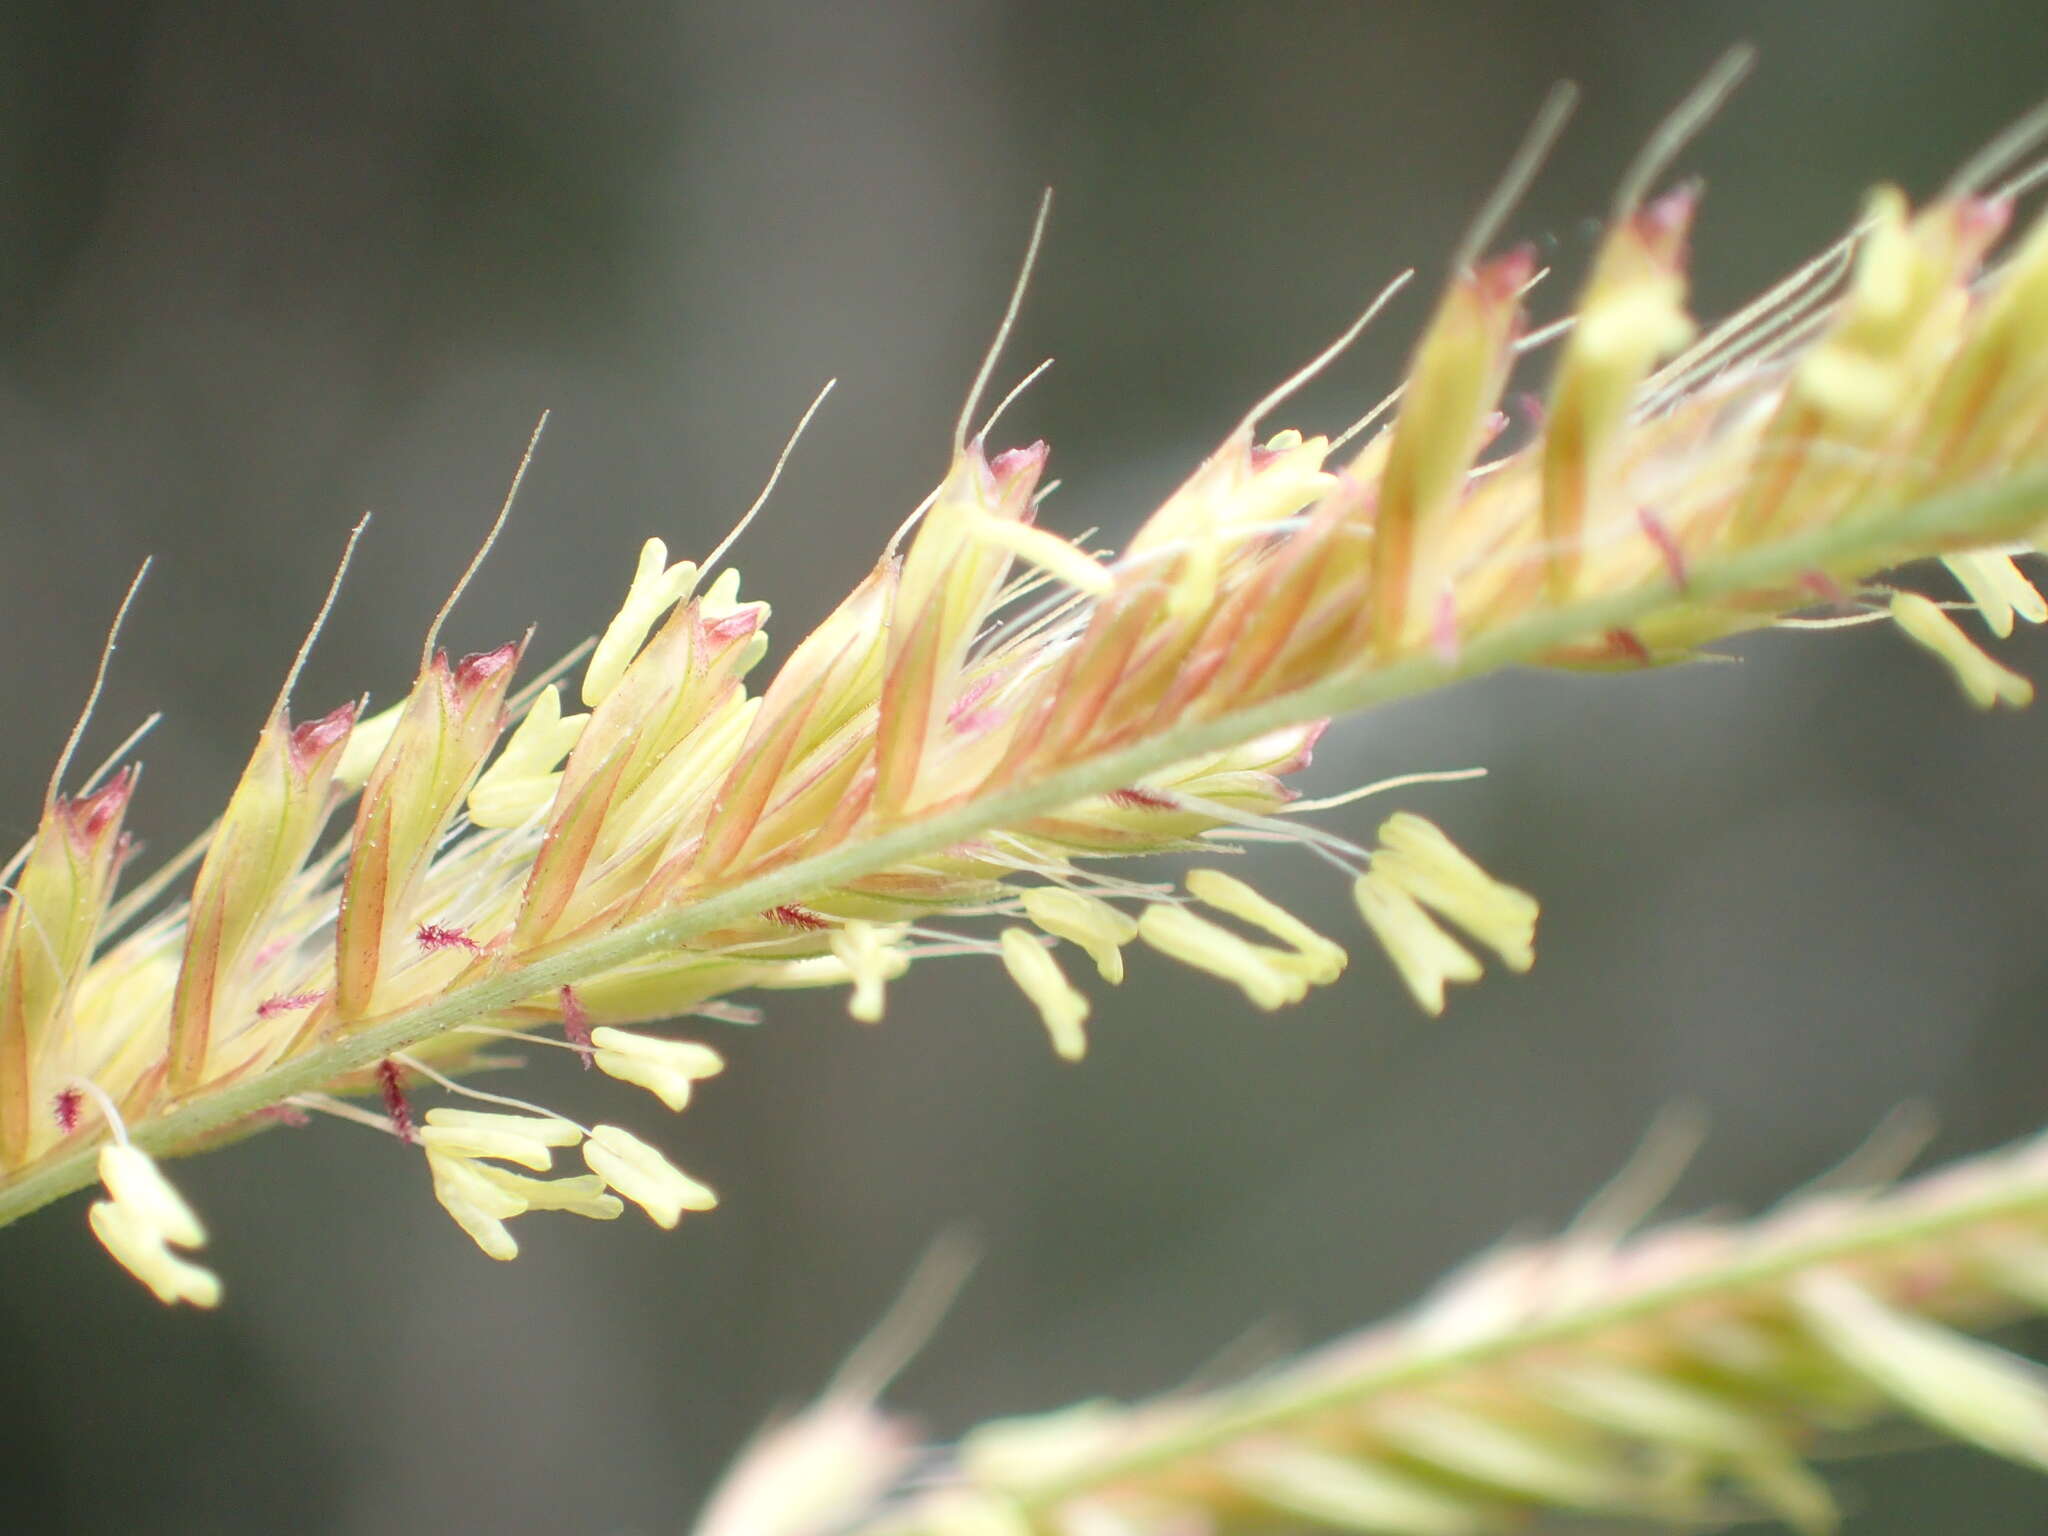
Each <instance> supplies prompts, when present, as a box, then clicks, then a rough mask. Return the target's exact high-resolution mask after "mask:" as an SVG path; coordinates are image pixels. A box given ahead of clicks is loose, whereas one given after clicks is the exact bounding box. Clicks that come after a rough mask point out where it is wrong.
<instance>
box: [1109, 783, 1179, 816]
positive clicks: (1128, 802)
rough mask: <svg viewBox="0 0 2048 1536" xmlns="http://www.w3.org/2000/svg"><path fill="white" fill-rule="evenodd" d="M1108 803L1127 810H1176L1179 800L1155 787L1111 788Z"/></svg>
mask: <svg viewBox="0 0 2048 1536" xmlns="http://www.w3.org/2000/svg"><path fill="white" fill-rule="evenodd" d="M1108 798H1109V803H1110V804H1111V805H1117V806H1122V807H1123V808H1124V809H1125V810H1127V811H1177V810H1179V809H1180V802H1179V801H1178V800H1176V799H1174V798H1173V796H1171V795H1163V794H1161V793H1160V792H1159V791H1158V790H1156V789H1138V788H1135V787H1133V788H1128V789H1112V790H1111V791H1110V792H1109V796H1108Z"/></svg>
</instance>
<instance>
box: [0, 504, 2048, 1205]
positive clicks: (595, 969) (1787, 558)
mask: <svg viewBox="0 0 2048 1536" xmlns="http://www.w3.org/2000/svg"><path fill="white" fill-rule="evenodd" d="M2044 516H2048V474H2040V473H2033V474H2027V475H2023V476H2019V477H2015V478H2012V479H2008V480H2005V481H2002V482H1998V483H1994V484H1990V485H1985V486H1977V487H1973V488H1970V489H1968V490H1964V491H1959V492H1953V493H1950V494H1946V495H1942V496H1938V497H1934V498H1932V499H1929V500H1926V501H1922V502H1917V503H1914V504H1911V505H1908V506H1905V507H1901V508H1898V509H1895V510H1892V511H1887V512H1884V513H1880V514H1875V515H1872V516H1869V517H1865V518H1859V519H1857V520H1855V521H1853V522H1849V523H1843V524H1835V525H1831V526H1825V527H1821V528H1817V529H1813V530H1810V531H1807V532H1803V533H1800V534H1797V535H1794V536H1792V537H1788V538H1784V539H1780V540H1777V541H1774V542H1771V543H1768V544H1761V545H1755V546H1751V547H1749V548H1746V549H1743V550H1740V551H1738V552H1735V553H1733V554H1729V555H1727V556H1724V557H1722V558H1719V559H1716V560H1711V561H1703V562H1701V563H1700V564H1699V565H1697V566H1696V567H1694V568H1693V569H1691V570H1690V571H1689V572H1687V573H1686V582H1685V587H1684V590H1683V592H1680V591H1679V590H1678V589H1677V588H1676V587H1674V586H1673V585H1672V584H1671V583H1669V582H1660V583H1656V584H1654V585H1648V586H1643V587H1639V588H1636V589H1634V590H1631V591H1624V592H1610V593H1604V594H1600V595H1598V596H1592V597H1587V598H1583V599H1580V600H1577V601H1574V602H1570V603H1567V604H1563V605H1560V606H1556V607H1552V608H1546V609H1543V610H1540V611H1538V612H1536V613H1533V614H1531V615H1529V616H1528V617H1526V618H1522V619H1519V620H1516V621H1514V622H1511V623H1507V624H1503V625H1501V626H1500V627H1499V628H1497V629H1493V630H1490V631H1485V632H1481V633H1478V634H1475V635H1473V636H1471V637H1470V638H1469V639H1468V640H1467V641H1466V643H1465V644H1464V645H1463V647H1462V649H1461V650H1460V651H1459V653H1458V654H1457V655H1456V656H1455V657H1454V658H1451V659H1445V658H1442V657H1439V656H1436V655H1433V654H1418V655H1414V656H1410V657H1407V658H1405V659H1402V660H1399V661H1395V662H1392V663H1390V664H1388V665H1385V666H1381V667H1375V668H1373V669H1371V670H1367V671H1361V672H1350V673H1345V674H1342V675H1339V676H1337V677H1333V678H1331V679H1329V680H1327V681H1324V682H1320V683H1317V684H1314V685H1312V686H1310V687H1307V688H1303V689H1300V690H1299V691H1297V692H1294V693H1291V694H1287V695H1284V696H1282V697H1279V698H1275V699H1270V700H1267V701H1264V702H1262V703H1259V704H1256V705H1253V706H1251V707H1249V708H1246V709H1242V710H1237V711H1234V712H1232V713H1229V714H1226V715H1220V716H1217V717H1214V718H1211V719H1207V720H1201V721H1197V722H1194V723H1191V724H1186V725H1180V726H1176V727H1173V728H1172V729H1170V730H1167V731H1164V732H1162V733H1160V734H1159V735H1157V736H1154V737H1152V738H1150V739H1148V740H1146V741H1143V742H1140V743H1137V744H1135V745H1132V746H1129V747H1125V748H1122V749H1119V750H1116V751H1113V752H1108V753H1104V754H1102V755H1100V756H1097V757H1094V758H1091V759H1088V760H1086V761H1084V762H1080V763H1077V764H1075V765H1073V766H1072V767H1069V768H1066V769H1063V770H1061V771H1059V772H1057V773H1054V774H1052V775H1049V776H1048V777H1045V778H1043V779H1040V780H1037V781H1035V782H1032V783H1029V784H1025V785H1021V786H1019V787H1017V788H1014V789H1009V790H1005V791H1002V792H1000V793H998V794H994V795H989V796H984V797H982V798H979V799H976V800H972V801H969V802H967V803H964V804H959V805H954V806H949V807H946V808H944V809H942V810H940V811H938V812H936V813H935V814H932V815H928V816H922V817H918V818H916V819H914V820H909V821H905V822H902V823H900V824H898V825H895V826H892V827H888V828H886V829H884V830H881V831H879V832H876V833H875V834H873V835H871V836H866V837H863V838H861V839H859V840H857V841H854V842H850V843H847V844H845V845H842V846H840V847H836V848H833V849H831V850H829V851H828V852H825V853H822V854H819V855H817V856H815V857H812V858H807V859H802V860H798V861H796V862H793V863H790V864H787V865H784V866H783V867H781V868H779V869H775V870H772V871H770V872H769V873H767V874H764V875H761V876H758V877H756V878H754V879H751V880H748V881H745V882H743V883H741V884H739V885H736V886H733V887H731V888H730V889H727V890H724V891H720V892H718V893H717V894H715V895H712V896H709V897H707V898H705V899H704V900H702V901H699V902H696V903H694V904H692V905H690V906H688V907H684V908H681V909H679V910H677V911H674V912H667V913H661V914H657V915H655V916H653V917H648V918H643V919H641V920H639V921H637V922H634V923H631V924H628V925H626V926H624V927H621V928H618V929H616V930H614V931H613V932H611V933H608V934H604V935H602V936H600V937H597V938H594V939H589V940H584V941H581V942H578V943H575V944H572V945H569V946H565V947H564V948H562V949H560V950H558V951H556V952H555V953H553V954H550V955H548V956H546V957H544V958H542V959H538V960H534V961H532V962H529V963H527V964H525V965H521V966H518V967H515V968H511V969H507V970H505V971H502V972H499V973H497V974H495V975H490V976H486V977H484V978H482V979H480V980H477V981H474V982H471V983H468V984H467V985H464V986H461V987H458V988H455V989H454V990H452V991H450V992H447V993H446V994H444V995H443V996H441V997H440V998H438V999H437V1000H436V1001H435V1002H433V1003H432V1004H430V1005H428V1006H426V1007H424V1008H418V1009H413V1010H409V1011H407V1012H404V1013H401V1014H396V1015H393V1016H391V1017H389V1018H384V1019H379V1020H376V1021H373V1022H370V1023H367V1024H362V1025H358V1026H356V1027H354V1028H352V1029H351V1030H350V1032H349V1033H348V1034H347V1035H345V1036H343V1037H340V1038H338V1039H335V1040H332V1041H330V1042H328V1043H327V1044H324V1045H322V1046H320V1047H319V1048H317V1049H314V1050H311V1051H307V1052H305V1053H303V1054H301V1055H298V1056H295V1057H292V1058H290V1059H288V1060H285V1061H282V1062H279V1063H277V1064H276V1065H275V1066H272V1067H270V1068H269V1069H267V1070H265V1071H263V1072H261V1073H257V1074H255V1075H252V1076H250V1077H247V1078H244V1079H242V1080H240V1081H237V1082H234V1083H230V1084H227V1085H225V1086H223V1087H219V1088H215V1089H211V1090H209V1091H206V1092H203V1093H199V1094H196V1095H194V1096H193V1097H192V1098H190V1099H189V1100H187V1101H186V1102H185V1103H183V1104H181V1105H180V1106H179V1107H177V1108H176V1109H173V1110H171V1111H169V1112H168V1113H165V1114H162V1115H158V1116H155V1117H153V1118H151V1119H149V1120H146V1121H143V1122H140V1123H138V1124H136V1125H135V1126H133V1127H132V1128H131V1134H132V1137H133V1139H134V1140H135V1141H136V1142H137V1143H138V1144H139V1145H141V1146H143V1147H145V1148H147V1149H149V1150H152V1151H175V1150H176V1149H177V1148H179V1147H181V1146H183V1145H185V1144H187V1143H190V1142H191V1141H193V1140H194V1139H196V1138H198V1137H200V1136H202V1135H204V1134H205V1133H207V1132H209V1131H212V1130H215V1129H218V1128H219V1127H221V1126H224V1125H227V1124H230V1123H232V1122H234V1121H236V1120H239V1119H242V1118H244V1117H246V1116H248V1115H250V1114H252V1113H254V1112H256V1111H258V1110H261V1109H264V1108H266V1107H268V1106H270V1105H273V1104H277V1103H279V1102H281V1101H282V1100H283V1099H285V1098H287V1097H289V1096H290V1095H292V1094H295V1093H302V1092H306V1091H309V1090H313V1089H317V1088H320V1087H323V1086H325V1085H327V1084H330V1083H332V1082H333V1081H335V1080H336V1079H337V1078H340V1077H343V1076H345V1075H347V1074H348V1073H351V1072H354V1071H357V1070H360V1069H362V1068H364V1067H366V1066H368V1065H370V1064H371V1063H373V1062H376V1061H378V1060H380V1059H381V1058H383V1057H385V1056H387V1055H389V1054H390V1053H391V1052H393V1051H397V1050H403V1049H405V1048H407V1047H408V1046H412V1045H416V1044H418V1043H419V1042H421V1041H423V1040H427V1039H430V1038H432V1037H433V1036H436V1035H439V1034H443V1033H445V1032H446V1031H448V1030H450V1029H453V1028H455V1027H456V1026H458V1025H462V1024H466V1023H470V1022H473V1021H475V1020H477V1019H480V1018H484V1017H486V1016H488V1015H490V1014H492V1013H496V1012H499V1011H502V1010H504V1009H506V1008H509V1007H512V1006H514V1005H516V1004H518V1003H520V1002H522V1001H524V1000H526V999H528V998H531V997H534V996H536V995H537V994H541V993H546V992H549V991H551V990H552V989H554V988H557V987H560V986H564V985H574V984H576V983H578V982H582V981H585V980H587V979H589V978H591V977H594V976H598V975H601V974H603V973H605V972H607V971H610V970H613V969H616V968H617V967H619V966H622V965H626V964H629V963H631V962H633V961H635V960H638V959H641V958H644V957H646V956H649V955H653V954H657V953H660V952H662V951H665V950H671V949H675V948H677V947H678V946H680V945H683V944H685V943H687V942H688V941H689V940H691V939H693V938H695V937H697V936H699V935H702V934H705V933H708V932H711V931H714V930H716V929H718V928H721V927H724V926H727V925H729V924H731V923H732V922H734V921H735V920H737V919H742V918H746V917H750V916H752V915H754V914H756V913H759V912H761V911H764V910H767V909H770V908H773V907H776V906H778V905H781V904H784V903H788V902H794V901H800V900H801V899H802V898H804V897H805V896H806V895H808V894H810V893H813V892H817V891H820V890H824V889H828V888H831V887H834V886H837V885H841V884H844V883H845V882H848V881H851V880H856V879H859V878H861V877H862V876H865V875H869V874H872V873H875V872H876V871H879V870H882V869H886V868H888V867H890V866H893V865H899V864H902V863H904V862H905V861H908V860H914V859H917V858H920V857H924V856H928V855H931V854H934V853H938V852H941V851H943V850H944V849H947V848H949V847H952V846H954V845H956V844H959V843H962V842H964V841H967V840H969V839H972V838H974V837H976V836H978V835H980V834H983V833H986V832H988V831H990V830H992V829H996V828H1000V827H1003V826H1008V825H1014V824H1017V823H1019V822H1023V821H1027V820H1029V819H1030V818H1032V817H1033V816H1037V815H1040V814H1043V813H1045V812H1047V811H1051V810H1055V809H1057V808H1059V807H1061V806H1063V805H1069V804H1072V803H1073V802H1075V801H1078V800H1082V799H1085V798H1087V797H1088V796H1090V795H1096V794H1103V793H1106V792H1108V791H1110V790H1113V789H1117V788H1121V787H1124V786H1126V785H1129V784H1132V783H1134V782H1136V781H1138V780H1139V779H1142V778H1143V777H1144V776H1146V775H1147V774H1150V773H1155V772H1157V771H1159V770H1161V769H1163V768H1167V767H1170V766H1172V765H1173V764H1175V763H1179V762H1183V761H1186V760H1187V759H1189V758H1192V757H1196V756H1199V755H1200V754H1202V753H1204V752H1208V751H1214V750H1217V749H1220V748H1223V747H1227V746H1230V745H1233V744H1235V743H1238V742H1241V741H1245V740H1249V739H1251V738H1253V737H1255V736H1259V735H1261V734H1264V733H1265V732H1268V731H1272V730H1277V729H1280V728H1282V727H1284V726H1289V725H1297V724H1301V723H1303V722H1306V721H1310V720H1316V719H1320V718H1323V717H1325V716H1329V715H1336V714H1347V713H1351V712H1355V711H1358V710H1363V709H1368V708H1371V707H1373V706H1375V705H1380V704H1385V703H1389V702H1391V701H1393V700H1396V699H1403V698H1409V697H1412V696H1414V695H1417V694H1422V693H1427V692H1430V691H1433V690H1435V689H1438V688H1441V687H1444V686H1446V685H1448V684H1450V683H1453V682H1456V681H1459V680H1461V679H1464V678H1468V677H1475V676H1479V675H1481V674H1484V673H1488V672H1493V671H1497V670H1499V669H1500V668H1502V667H1506V666H1512V665H1515V664H1517V663H1523V662H1529V661H1534V660H1538V659H1540V658H1541V657H1543V656H1544V655H1545V654H1547V653H1549V652H1551V651H1553V650H1555V649H1556V648H1558V647H1560V646H1562V645H1566V644H1568V643H1571V642H1574V641H1578V640H1583V639H1585V638H1587V637H1589V636H1597V635H1600V634H1602V633H1605V632H1607V631H1609V630H1613V629H1620V628H1627V627H1628V626H1630V625H1633V624H1637V623H1640V622H1642V621H1643V620H1645V619H1647V618H1649V617H1651V616H1653V615H1655V614H1656V613H1658V612H1659V611H1660V610H1662V609H1665V608H1668V607H1671V606H1674V605H1676V604H1678V603H1681V602H1683V603H1685V604H1688V605H1691V604H1696V603H1698V602H1699V601H1701V600H1703V599H1713V598H1716V597H1723V596H1733V595H1737V594H1742V593H1748V592H1756V591H1759V590H1768V589H1772V588H1782V587H1784V586H1785V585H1787V584H1789V583H1791V582H1793V581H1795V580H1796V579H1797V578H1798V577H1799V576H1800V575H1801V573H1803V572H1807V571H1812V570H1868V569H1871V568H1873V567H1876V566H1880V565H1882V564H1884V563H1885V562H1887V561H1893V560H1898V559H1901V558H1905V557H1908V556H1912V555H1918V554H1923V553H1926V552H1928V551H1929V550H1932V549H1937V548H1960V547H1968V546H1970V545H1971V544H1984V543H1990V542H1995V541H1996V540H1998V539H1999V538H2002V537H2011V536H2013V535H2015V534H2017V533H2019V532H2021V531H2022V530H2026V529H2029V528H2032V527H2034V526H2036V525H2038V524H2039V523H2040V522H2041V521H2042V519H2043V517H2044ZM96 1155H97V1148H95V1147H80V1148H75V1149H70V1148H67V1149H66V1150H65V1151H64V1153H63V1154H62V1155H61V1156H57V1157H53V1158H51V1159H50V1160H49V1161H47V1162H45V1163H43V1164H41V1165H39V1166H36V1167H34V1168H32V1169H29V1170H27V1171H25V1172H24V1173H23V1174H22V1175H21V1176H20V1177H18V1178H16V1179H15V1180H13V1181H11V1182H10V1183H8V1184H7V1185H6V1186H5V1187H4V1188H0V1226H4V1225H6V1224H7V1223H9V1222H12V1221H14V1220H16V1219H17V1218H19V1217H21V1216H24V1215H26V1214H28V1213H29V1212H31V1211H34V1210H36V1209H38V1208H40V1207H42V1206H44V1205H47V1204H49V1203H50V1202H51V1201H53V1200H56V1199H58V1198H60V1197H62V1196H63V1195H65V1194H68V1193H70V1192H71V1191H73V1190H75V1189H80V1188H83V1187H84V1186H85V1185H86V1184H88V1183H90V1182H91V1181H92V1180H93V1178H94V1164H95V1158H96Z"/></svg>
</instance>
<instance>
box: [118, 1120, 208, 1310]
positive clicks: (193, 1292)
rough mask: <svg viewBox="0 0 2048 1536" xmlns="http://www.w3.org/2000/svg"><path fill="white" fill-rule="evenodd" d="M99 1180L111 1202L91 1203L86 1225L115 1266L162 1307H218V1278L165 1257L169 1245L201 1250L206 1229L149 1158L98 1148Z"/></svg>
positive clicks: (134, 1151)
mask: <svg viewBox="0 0 2048 1536" xmlns="http://www.w3.org/2000/svg"><path fill="white" fill-rule="evenodd" d="M99 1174H100V1180H101V1182H102V1183H103V1184H105V1185H106V1188H107V1193H108V1194H110V1195H111V1196H112V1197H113V1198H112V1199H110V1200H101V1201H97V1202H96V1203H95V1204H94V1205H93V1207H92V1209H91V1210H89V1211H88V1212H87V1213H86V1219H87V1221H89V1222H90V1223H91V1225H92V1230H93V1235H94V1236H95V1237H97V1238H98V1239H99V1240H100V1243H101V1245H102V1246H103V1247H105V1249H106V1250H107V1252H108V1253H110V1254H112V1255H113V1256H114V1259H115V1260H116V1262H118V1263H119V1264H120V1265H121V1267H122V1268H123V1269H126V1270H127V1271H128V1272H129V1273H130V1274H131V1275H133V1276H135V1278H136V1279H138V1280H140V1281H141V1282H142V1283H143V1284H144V1285H146V1286H148V1287H149V1288H150V1290H152V1291H154V1292H155V1293H156V1298H157V1300H158V1301H161V1302H163V1303H164V1304H165V1305H169V1304H171V1303H173V1302H179V1301H182V1302H187V1303H189V1304H190V1305H192V1306H195V1307H211V1306H216V1305H218V1304H219V1302H220V1278H219V1277H218V1276H217V1275H215V1274H214V1273H213V1271H211V1270H209V1269H205V1268H203V1267H201V1266H200V1265H197V1264H194V1263H191V1262H190V1261H189V1260H186V1259H182V1258H180V1257H179V1256H178V1255H177V1254H175V1253H173V1252H171V1248H172V1245H174V1244H175V1245H176V1246H177V1247H180V1248H197V1247H200V1246H202V1245H203V1244H204V1243H205V1242H206V1229H205V1227H203V1226H202V1225H200V1221H199V1218H198V1217H197V1216H196V1215H194V1214H193V1211H192V1207H191V1206H189V1205H187V1204H186V1203H185V1199H184V1196H182V1195H180V1194H179V1193H178V1192H177V1190H176V1189H174V1188H172V1187H171V1183H170V1181H169V1180H168V1179H166V1178H165V1177H164V1176H163V1174H162V1172H161V1171H160V1170H159V1169H158V1168H157V1166H156V1163H155V1161H154V1160H153V1159H152V1158H151V1157H150V1155H149V1154H148V1153H147V1152H145V1151H143V1150H142V1149H141V1148H140V1147H135V1146H128V1145H125V1144H117V1145H114V1146H109V1147H102V1148H101V1149H100V1157H99Z"/></svg>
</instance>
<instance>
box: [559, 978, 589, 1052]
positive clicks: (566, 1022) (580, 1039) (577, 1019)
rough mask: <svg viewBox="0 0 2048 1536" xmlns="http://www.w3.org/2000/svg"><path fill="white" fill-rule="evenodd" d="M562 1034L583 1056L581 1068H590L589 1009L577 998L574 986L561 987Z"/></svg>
mask: <svg viewBox="0 0 2048 1536" xmlns="http://www.w3.org/2000/svg"><path fill="white" fill-rule="evenodd" d="M561 995H562V1034H563V1035H564V1036H565V1037H566V1038H567V1039H568V1041H569V1043H570V1044H571V1045H573V1046H575V1047H576V1051H577V1054H578V1055H580V1056H582V1058H583V1070H584V1071H586V1072H588V1071H589V1070H590V1050H591V1046H590V1010H589V1009H587V1008H585V1007H584V1006H583V1004H582V1003H581V1002H580V1001H578V1000H577V997H576V989H575V988H574V987H564V988H562V994H561Z"/></svg>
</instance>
